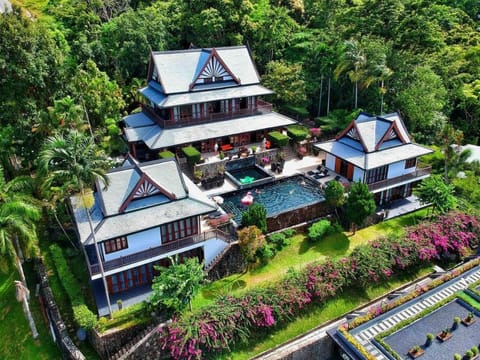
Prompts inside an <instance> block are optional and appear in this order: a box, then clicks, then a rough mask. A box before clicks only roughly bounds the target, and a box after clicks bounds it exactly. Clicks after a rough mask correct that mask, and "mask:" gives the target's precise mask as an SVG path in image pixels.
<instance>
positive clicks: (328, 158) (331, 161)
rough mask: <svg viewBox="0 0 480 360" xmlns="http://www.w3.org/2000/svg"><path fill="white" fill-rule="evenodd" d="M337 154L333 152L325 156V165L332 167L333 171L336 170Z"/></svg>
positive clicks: (328, 167)
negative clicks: (334, 154)
mask: <svg viewBox="0 0 480 360" xmlns="http://www.w3.org/2000/svg"><path fill="white" fill-rule="evenodd" d="M335 159H336V158H335V156H333V155H332V154H328V153H327V154H326V156H325V166H326V167H327V169H330V170H332V171H335Z"/></svg>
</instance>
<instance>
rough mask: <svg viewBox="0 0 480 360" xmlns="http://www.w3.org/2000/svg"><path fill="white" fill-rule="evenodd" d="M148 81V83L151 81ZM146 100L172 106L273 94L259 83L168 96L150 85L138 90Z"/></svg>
mask: <svg viewBox="0 0 480 360" xmlns="http://www.w3.org/2000/svg"><path fill="white" fill-rule="evenodd" d="M151 82H152V81H151ZM151 82H150V83H151ZM140 93H142V94H143V95H144V96H145V97H146V98H147V99H148V100H150V101H151V102H153V103H154V104H155V105H156V106H158V107H165V108H166V107H173V106H178V105H190V104H199V103H204V102H209V101H217V100H223V99H232V98H241V97H247V96H261V95H270V94H273V91H272V90H269V89H267V88H265V87H263V86H261V85H248V86H241V87H233V88H232V87H225V88H217V89H209V90H205V91H200V92H187V93H180V94H175V95H170V96H168V97H167V96H165V95H163V94H160V93H159V92H158V91H156V90H154V89H153V88H152V87H150V86H147V87H145V88H143V89H141V90H140Z"/></svg>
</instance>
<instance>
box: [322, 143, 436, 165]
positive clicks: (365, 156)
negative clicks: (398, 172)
mask: <svg viewBox="0 0 480 360" xmlns="http://www.w3.org/2000/svg"><path fill="white" fill-rule="evenodd" d="M315 146H316V147H317V148H318V149H320V150H323V151H326V152H328V153H330V154H333V155H335V156H337V157H339V158H342V159H345V160H346V161H348V162H350V163H352V164H353V165H355V166H357V167H359V168H360V169H364V170H369V169H374V168H377V167H380V166H384V165H388V164H393V163H396V162H398V161H403V160H407V159H411V158H415V157H418V156H422V155H426V154H430V153H431V152H432V150H430V149H428V148H426V147H423V146H420V145H416V144H413V143H409V144H402V145H400V146H396V147H391V148H388V149H385V150H379V151H375V152H371V153H365V152H363V151H360V150H357V149H355V148H353V147H351V146H348V145H346V144H344V143H342V142H340V141H327V142H324V143H319V144H315Z"/></svg>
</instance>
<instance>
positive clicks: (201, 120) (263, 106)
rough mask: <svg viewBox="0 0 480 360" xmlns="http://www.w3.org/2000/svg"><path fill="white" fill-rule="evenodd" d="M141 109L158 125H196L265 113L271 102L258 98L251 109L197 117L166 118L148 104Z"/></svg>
mask: <svg viewBox="0 0 480 360" xmlns="http://www.w3.org/2000/svg"><path fill="white" fill-rule="evenodd" d="M143 110H144V111H145V112H146V113H147V115H148V116H149V117H150V118H152V119H153V120H154V121H155V122H156V123H157V124H158V125H159V126H160V127H162V128H173V127H178V126H183V125H198V124H205V123H209V122H215V121H221V120H230V119H235V118H239V117H243V116H250V115H259V114H267V113H270V112H272V104H270V103H268V102H266V101H263V100H258V101H257V106H256V107H255V108H251V109H239V110H232V111H226V112H219V113H209V114H207V115H204V114H202V115H200V116H199V117H195V118H194V117H192V116H187V117H182V118H181V119H178V120H171V119H170V120H167V119H164V118H163V117H161V116H160V115H159V114H157V113H156V112H155V111H154V110H153V109H152V108H151V107H150V106H144V107H143Z"/></svg>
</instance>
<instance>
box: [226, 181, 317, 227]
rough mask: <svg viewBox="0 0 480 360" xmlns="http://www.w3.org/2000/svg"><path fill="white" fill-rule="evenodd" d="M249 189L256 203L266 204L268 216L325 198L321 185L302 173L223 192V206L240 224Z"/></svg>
mask: <svg viewBox="0 0 480 360" xmlns="http://www.w3.org/2000/svg"><path fill="white" fill-rule="evenodd" d="M249 191H250V192H251V194H252V195H253V197H254V201H253V202H254V203H255V202H257V203H260V204H262V205H263V206H265V208H266V209H267V217H271V216H275V215H276V214H279V213H283V212H287V211H290V210H293V209H297V208H300V207H303V206H307V205H311V204H315V203H318V202H321V201H324V200H325V198H324V196H323V193H322V192H321V190H320V187H319V185H318V184H317V183H316V182H314V181H311V180H310V179H307V178H306V177H304V176H302V175H296V176H292V177H289V178H285V179H281V180H278V181H275V182H273V183H269V184H265V185H262V186H259V187H257V188H252V189H248V190H247V189H244V190H237V191H234V192H230V193H226V194H223V195H222V197H223V204H222V208H223V209H224V210H225V211H227V212H229V213H231V214H232V215H233V219H234V220H235V221H236V222H237V223H238V224H240V222H241V220H242V212H243V211H245V210H246V209H247V207H246V206H245V205H242V203H241V200H242V198H243V197H244V196H245V195H247V193H248V192H249Z"/></svg>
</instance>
